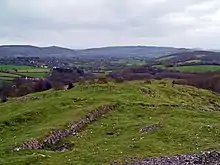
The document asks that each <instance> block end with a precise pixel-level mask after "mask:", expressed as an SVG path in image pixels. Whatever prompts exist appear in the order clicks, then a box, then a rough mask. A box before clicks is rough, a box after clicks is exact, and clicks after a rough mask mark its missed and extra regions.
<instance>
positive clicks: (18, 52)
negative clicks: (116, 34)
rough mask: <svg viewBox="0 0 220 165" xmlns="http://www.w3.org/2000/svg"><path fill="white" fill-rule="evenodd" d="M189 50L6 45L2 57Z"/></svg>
mask: <svg viewBox="0 0 220 165" xmlns="http://www.w3.org/2000/svg"><path fill="white" fill-rule="evenodd" d="M186 51H190V50H189V49H184V48H172V47H153V46H118V47H103V48H92V49H84V50H72V49H67V48H62V47H57V46H51V47H36V46H31V45H6V46H0V57H17V56H27V57H33V56H38V57H46V56H50V57H51V56H52V57H57V56H79V57H81V56H91V57H96V56H106V57H108V56H109V57H110V56H111V57H130V56H132V57H134V56H135V57H139V56H141V57H149V58H151V57H160V56H164V55H169V54H174V53H179V52H186Z"/></svg>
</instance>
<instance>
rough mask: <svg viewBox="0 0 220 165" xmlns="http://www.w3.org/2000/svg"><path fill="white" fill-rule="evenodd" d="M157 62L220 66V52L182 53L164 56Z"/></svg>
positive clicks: (156, 60)
mask: <svg viewBox="0 0 220 165" xmlns="http://www.w3.org/2000/svg"><path fill="white" fill-rule="evenodd" d="M155 62H161V63H177V64H178V63H181V64H190V63H206V64H208V63H210V64H220V52H212V51H193V52H181V53H175V54H171V55H167V56H162V57H159V58H156V59H155Z"/></svg>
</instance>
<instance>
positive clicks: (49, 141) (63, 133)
mask: <svg viewBox="0 0 220 165" xmlns="http://www.w3.org/2000/svg"><path fill="white" fill-rule="evenodd" d="M114 107H115V105H104V106H101V107H99V108H97V109H95V110H93V111H91V112H89V113H88V114H86V115H85V116H84V117H83V118H82V119H80V120H78V121H77V122H75V123H72V124H71V125H70V126H69V128H67V129H56V130H52V131H51V133H50V134H49V135H48V136H46V137H45V138H43V139H40V140H37V139H31V140H29V141H27V142H24V143H23V144H22V145H21V146H19V147H16V148H14V151H19V150H26V149H46V148H48V147H49V146H53V145H56V144H57V143H58V142H60V141H61V140H62V139H63V138H66V137H68V136H74V135H76V134H77V133H78V132H80V131H81V130H82V129H83V128H84V127H85V126H86V125H87V124H90V123H91V122H93V121H95V120H97V119H98V118H99V117H101V116H102V115H104V114H105V113H107V112H108V111H110V110H113V109H114Z"/></svg>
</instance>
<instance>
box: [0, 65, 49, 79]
mask: <svg viewBox="0 0 220 165" xmlns="http://www.w3.org/2000/svg"><path fill="white" fill-rule="evenodd" d="M0 70H3V71H8V72H10V73H9V74H10V75H12V77H19V76H29V77H39V78H43V77H45V76H46V75H47V73H48V72H49V71H50V69H44V68H36V67H31V66H19V65H0ZM0 79H5V77H1V74H0ZM9 79H12V78H9Z"/></svg>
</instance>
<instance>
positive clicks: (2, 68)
mask: <svg viewBox="0 0 220 165" xmlns="http://www.w3.org/2000/svg"><path fill="white" fill-rule="evenodd" d="M33 68H34V67H32V66H22V65H0V70H14V69H17V70H26V69H33Z"/></svg>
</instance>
